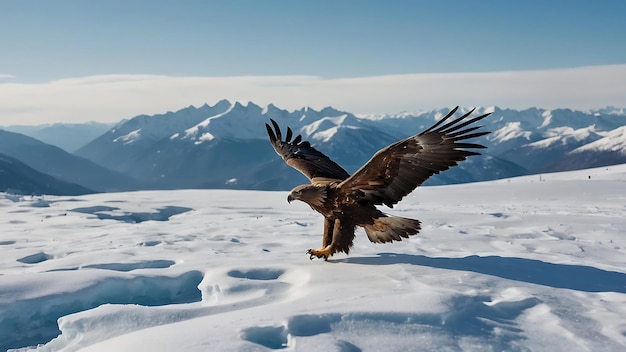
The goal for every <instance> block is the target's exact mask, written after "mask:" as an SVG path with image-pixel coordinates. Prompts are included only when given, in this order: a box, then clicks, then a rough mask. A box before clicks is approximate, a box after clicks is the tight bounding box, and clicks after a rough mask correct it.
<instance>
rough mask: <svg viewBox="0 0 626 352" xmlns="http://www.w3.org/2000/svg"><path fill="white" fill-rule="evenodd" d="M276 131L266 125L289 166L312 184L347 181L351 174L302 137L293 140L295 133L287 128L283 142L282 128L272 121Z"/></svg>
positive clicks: (277, 149)
mask: <svg viewBox="0 0 626 352" xmlns="http://www.w3.org/2000/svg"><path fill="white" fill-rule="evenodd" d="M270 121H271V122H272V125H273V126H274V129H273V130H272V127H270V125H268V124H265V128H267V134H268V135H269V138H270V142H271V143H272V146H273V147H274V150H276V153H278V155H280V156H281V157H282V158H283V160H284V161H285V162H286V163H287V165H289V166H291V167H293V168H294V169H296V170H298V171H300V172H301V173H303V174H304V176H306V177H308V178H309V180H311V182H316V180H321V179H333V180H339V181H342V180H345V179H346V178H348V177H349V176H350V174H349V173H348V172H347V171H346V170H344V169H343V168H342V167H341V166H339V165H338V164H337V163H335V162H334V161H332V160H330V158H329V157H327V156H326V155H324V154H323V153H321V152H320V151H318V150H317V149H315V148H313V147H312V146H311V143H309V142H307V141H302V136H301V135H298V136H297V137H296V138H294V139H293V140H291V137H293V132H292V131H291V128H289V127H287V135H286V136H285V140H283V137H282V134H281V132H280V128H279V127H278V124H277V123H276V121H274V120H272V119H270Z"/></svg>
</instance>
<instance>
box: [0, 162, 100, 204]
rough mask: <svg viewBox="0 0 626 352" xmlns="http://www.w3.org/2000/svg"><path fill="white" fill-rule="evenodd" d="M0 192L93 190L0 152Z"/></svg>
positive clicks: (25, 192)
mask: <svg viewBox="0 0 626 352" xmlns="http://www.w3.org/2000/svg"><path fill="white" fill-rule="evenodd" d="M0 192H7V193H19V194H25V195H42V194H48V195H82V194H88V193H94V191H92V190H90V189H87V188H85V187H82V186H80V185H77V184H72V183H69V182H63V181H60V180H58V179H56V178H54V177H52V176H50V175H46V174H43V173H41V172H39V171H37V170H35V169H33V168H31V167H29V166H28V165H26V164H24V163H22V162H21V161H19V160H17V159H15V158H11V157H10V156H7V155H4V154H0Z"/></svg>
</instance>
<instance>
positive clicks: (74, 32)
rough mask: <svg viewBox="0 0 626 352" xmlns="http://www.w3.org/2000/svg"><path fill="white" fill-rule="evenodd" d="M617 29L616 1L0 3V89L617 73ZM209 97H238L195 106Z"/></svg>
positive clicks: (620, 41) (625, 4) (624, 42)
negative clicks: (87, 81) (135, 81)
mask: <svg viewBox="0 0 626 352" xmlns="http://www.w3.org/2000/svg"><path fill="white" fill-rule="evenodd" d="M625 18H626V1H621V0H604V1H602V0H600V1H579V0H568V1H535V0H526V1H481V0H477V1H462V0H456V1H453V0H438V1H432V0H431V1H418V0H414V1H399V0H398V1H394V0H388V1H347V0H344V1H342V0H335V1H327V0H318V1H272V0H266V1H261V0H257V1H251V0H247V1H243V0H241V1H236V0H234V1H185V0H182V1H162V0H149V1H148V0H143V1H140V0H124V1H121V0H107V1H102V0H91V1H78V0H57V1H46V0H37V1H35V0H13V1H8V0H0V33H1V34H0V48H1V52H2V54H1V55H0V91H2V88H3V87H2V85H3V84H18V85H20V86H19V87H20V89H22V88H24V89H26V88H28V87H31V88H33V87H35V86H36V88H40V89H41V85H42V84H49V83H51V82H56V81H58V80H63V79H67V78H72V79H76V78H81V77H92V76H97V75H125V77H128V76H131V75H158V76H167V77H233V76H312V77H316V78H319V79H323V80H336V79H343V78H359V77H378V76H386V75H404V74H432V73H437V74H451V73H480V72H483V73H490V72H503V71H518V72H523V71H528V70H531V71H534V70H554V69H567V68H579V67H586V66H605V65H618V66H619V65H624V64H626V20H624V19H625ZM620 72H621V71H620ZM118 78H119V76H118ZM299 84H301V83H299ZM11 87H13V86H11ZM11 87H9V88H11ZM9 88H7V87H6V86H5V87H4V89H9ZM33 89H34V88H33ZM42 94H43V93H42ZM235 95H236V94H235ZM253 97H254V96H253ZM220 98H230V99H241V98H240V97H228V96H225V97H213V96H207V97H206V99H205V100H206V101H207V102H209V103H212V102H214V101H217V100H219V99H220ZM277 99H278V100H280V99H281V98H280V97H279V98H277ZM181 103H182V101H181ZM197 103H198V102H197V101H190V102H189V104H197ZM260 103H265V102H260ZM478 103H481V104H482V103H483V101H480V102H478ZM494 103H496V104H497V103H498V102H494ZM617 103H619V101H618V102H617ZM625 103H626V102H625ZM189 104H186V105H189ZM320 104H323V103H320ZM339 104H341V102H339ZM599 104H601V103H599ZM174 105H175V104H174V103H172V108H174ZM277 105H279V104H277ZM425 105H429V104H425ZM527 105H533V104H532V101H530V102H527ZM622 105H626V104H622ZM415 106H416V107H419V104H417V103H416V104H415ZM350 107H351V108H352V105H351V106H350ZM159 108H160V107H159ZM380 108H381V109H382V108H383V107H382V106H381V107H380ZM388 108H392V107H391V106H390V107H388ZM402 108H405V106H398V109H402ZM12 109H13V110H16V108H15V107H13V108H12ZM357 110H358V107H357ZM362 110H363V111H360V112H364V113H367V112H383V111H374V110H376V107H367V108H366V107H364V108H363V109H362ZM3 111H4V112H5V114H4V115H7V113H6V112H7V111H9V109H8V108H3V107H2V106H1V105H0V112H3ZM357 112H358V111H357ZM385 112H393V111H385ZM128 113H133V112H131V111H129V112H128ZM118 117H119V118H120V119H121V118H123V117H128V116H118ZM1 118H3V117H2V116H0V119H1ZM110 118H111V119H114V118H116V117H113V116H111V117H110ZM2 124H3V121H0V125H2Z"/></svg>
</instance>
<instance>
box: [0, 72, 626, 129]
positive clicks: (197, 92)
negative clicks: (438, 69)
mask: <svg viewBox="0 0 626 352" xmlns="http://www.w3.org/2000/svg"><path fill="white" fill-rule="evenodd" d="M623 82H626V64H624V65H607V66H589V67H580V68H573V69H556V70H537V71H504V72H479V73H439V74H432V73H431V74H403V75H386V76H373V77H358V78H339V79H324V78H321V77H316V76H304V75H301V76H234V77H177V76H159V75H133V74H127V75H99V76H89V77H78V78H67V79H61V80H55V81H50V82H44V83H12V82H6V83H0V96H2V97H3V98H2V99H1V100H0V125H10V124H40V123H52V122H83V121H109V122H114V121H120V120H122V119H125V118H130V117H133V116H136V115H139V114H157V113H163V112H166V111H173V110H178V109H181V108H183V107H185V106H189V105H196V106H200V105H202V104H204V103H209V104H214V103H215V102H217V101H218V100H221V99H229V100H231V101H240V102H243V103H246V102H248V101H252V102H254V103H256V104H260V105H266V104H269V103H273V104H275V105H276V106H278V107H281V108H285V109H290V110H291V109H299V108H301V107H304V106H310V107H313V108H316V109H320V108H323V107H325V106H334V107H336V108H338V109H342V110H347V111H351V112H355V113H395V112H400V111H417V110H424V109H433V108H439V107H444V106H454V105H462V106H468V107H469V106H494V105H495V106H499V107H502V108H515V109H524V108H528V107H533V106H536V107H542V108H558V107H562V108H572V109H578V110H588V109H592V108H601V107H606V106H609V105H612V106H620V107H623V106H625V105H626V98H625V97H626V85H624V83H623Z"/></svg>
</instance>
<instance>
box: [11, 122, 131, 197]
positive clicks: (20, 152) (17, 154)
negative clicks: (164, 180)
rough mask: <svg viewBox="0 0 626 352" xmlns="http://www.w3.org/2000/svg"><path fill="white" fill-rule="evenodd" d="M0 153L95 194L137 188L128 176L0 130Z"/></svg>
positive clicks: (48, 145)
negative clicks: (95, 192)
mask: <svg viewBox="0 0 626 352" xmlns="http://www.w3.org/2000/svg"><path fill="white" fill-rule="evenodd" d="M0 153H2V154H5V155H7V156H9V157H11V158H14V159H17V160H19V161H20V162H22V163H24V164H26V165H28V166H29V167H31V168H33V169H35V170H37V171H38V172H41V173H44V174H47V175H49V176H52V177H54V178H55V179H58V180H61V181H64V182H68V183H73V184H78V185H81V186H83V187H85V188H88V189H91V190H94V191H98V192H111V191H124V190H133V189H137V187H138V186H139V185H138V183H137V182H136V181H135V180H133V179H132V178H131V177H129V176H126V175H124V174H122V173H118V172H115V171H111V170H108V169H106V168H104V167H102V166H100V165H98V164H96V163H94V162H93V161H90V160H87V159H85V158H81V157H79V156H76V155H74V154H70V153H68V152H66V151H64V150H63V149H61V148H59V147H56V146H53V145H50V144H46V143H43V142H41V141H39V140H37V139H35V138H31V137H28V136H25V135H23V134H19V133H14V132H8V131H5V130H0Z"/></svg>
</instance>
